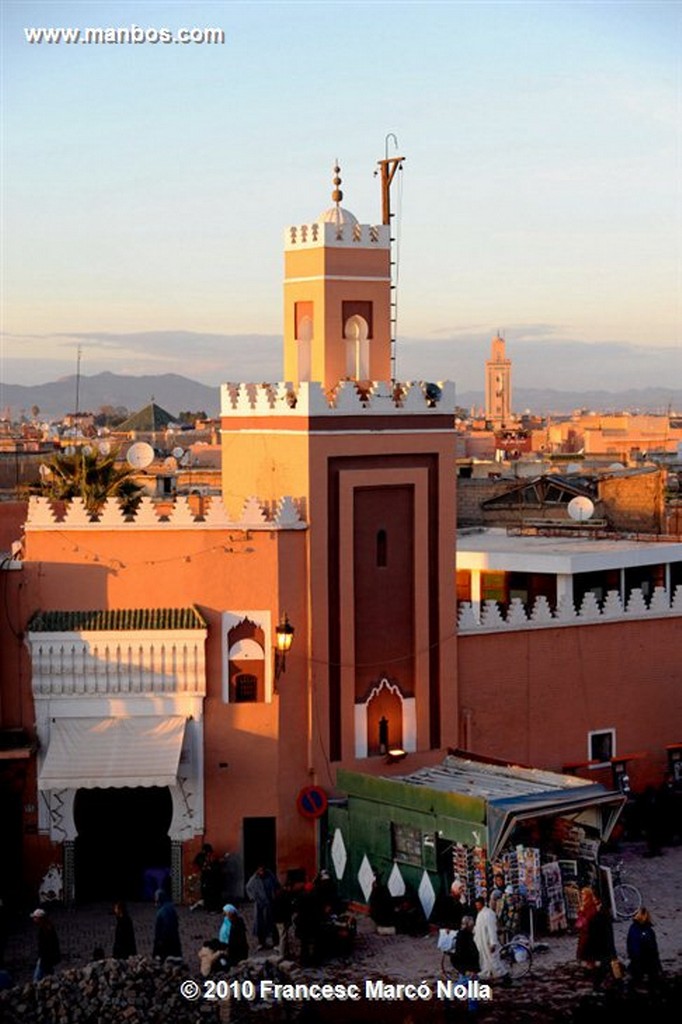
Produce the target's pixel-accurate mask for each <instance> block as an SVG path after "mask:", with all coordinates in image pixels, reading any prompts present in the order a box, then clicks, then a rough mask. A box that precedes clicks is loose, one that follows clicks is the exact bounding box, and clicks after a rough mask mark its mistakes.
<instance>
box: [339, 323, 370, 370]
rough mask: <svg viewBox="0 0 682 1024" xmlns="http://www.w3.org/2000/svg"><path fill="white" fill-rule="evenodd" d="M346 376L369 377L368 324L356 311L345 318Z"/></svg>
mask: <svg viewBox="0 0 682 1024" xmlns="http://www.w3.org/2000/svg"><path fill="white" fill-rule="evenodd" d="M343 335H344V338H345V339H346V376H347V377H349V378H350V379H351V380H368V379H369V325H368V323H367V321H366V320H365V318H364V317H362V316H360V315H359V314H358V313H356V314H355V315H354V316H351V317H349V318H348V320H346V323H345V326H344V329H343Z"/></svg>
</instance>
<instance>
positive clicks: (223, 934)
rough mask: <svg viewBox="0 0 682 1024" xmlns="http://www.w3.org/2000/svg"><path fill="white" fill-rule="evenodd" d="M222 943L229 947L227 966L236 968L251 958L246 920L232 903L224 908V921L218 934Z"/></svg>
mask: <svg viewBox="0 0 682 1024" xmlns="http://www.w3.org/2000/svg"><path fill="white" fill-rule="evenodd" d="M218 939H219V940H220V942H221V943H222V944H223V945H224V946H227V961H228V963H227V966H228V967H234V965H235V964H238V963H240V962H241V961H242V960H247V959H248V956H249V943H248V939H247V938H246V924H245V922H244V918H243V917H242V915H241V914H240V913H239V911H238V910H237V908H236V907H235V906H234V905H233V904H232V903H226V904H225V906H224V907H223V920H222V924H221V925H220V932H219V933H218Z"/></svg>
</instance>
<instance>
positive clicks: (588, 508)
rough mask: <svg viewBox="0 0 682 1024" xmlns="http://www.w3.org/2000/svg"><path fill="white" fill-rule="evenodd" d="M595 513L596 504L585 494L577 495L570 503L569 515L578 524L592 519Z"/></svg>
mask: <svg viewBox="0 0 682 1024" xmlns="http://www.w3.org/2000/svg"><path fill="white" fill-rule="evenodd" d="M593 513H594V502H593V501H591V500H590V498H586V497H585V496H584V495H583V494H579V495H577V496H576V497H575V498H571V500H570V501H569V503H568V514H569V516H570V517H571V519H575V521H576V522H578V523H582V522H585V520H586V519H590V518H591V516H592V515H593Z"/></svg>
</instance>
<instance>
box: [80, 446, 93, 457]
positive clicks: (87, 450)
mask: <svg viewBox="0 0 682 1024" xmlns="http://www.w3.org/2000/svg"><path fill="white" fill-rule="evenodd" d="M82 452H83V455H92V446H91V445H89V444H84V445H83V448H82Z"/></svg>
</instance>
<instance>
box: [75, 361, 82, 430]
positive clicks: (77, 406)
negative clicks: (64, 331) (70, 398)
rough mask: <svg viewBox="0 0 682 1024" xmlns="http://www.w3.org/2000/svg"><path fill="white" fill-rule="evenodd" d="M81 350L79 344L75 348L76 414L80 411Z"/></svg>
mask: <svg viewBox="0 0 682 1024" xmlns="http://www.w3.org/2000/svg"><path fill="white" fill-rule="evenodd" d="M81 352H82V347H81V346H80V345H79V346H78V348H77V349H76V416H77V415H78V413H79V412H80V400H81V399H80V392H81Z"/></svg>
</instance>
